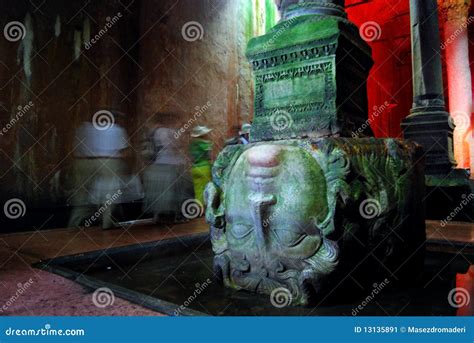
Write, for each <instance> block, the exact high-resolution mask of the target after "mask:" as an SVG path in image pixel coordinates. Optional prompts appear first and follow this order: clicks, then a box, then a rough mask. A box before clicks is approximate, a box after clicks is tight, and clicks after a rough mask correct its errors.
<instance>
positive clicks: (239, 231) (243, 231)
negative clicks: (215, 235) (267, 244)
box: [230, 223, 252, 239]
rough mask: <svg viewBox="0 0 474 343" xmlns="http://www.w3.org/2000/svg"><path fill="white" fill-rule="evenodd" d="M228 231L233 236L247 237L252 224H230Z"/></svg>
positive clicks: (238, 237)
mask: <svg viewBox="0 0 474 343" xmlns="http://www.w3.org/2000/svg"><path fill="white" fill-rule="evenodd" d="M230 231H231V232H232V235H233V236H234V237H235V238H237V239H241V238H244V237H247V236H248V235H249V234H250V233H251V232H252V226H250V225H246V224H242V223H236V224H233V225H232V227H231V229H230Z"/></svg>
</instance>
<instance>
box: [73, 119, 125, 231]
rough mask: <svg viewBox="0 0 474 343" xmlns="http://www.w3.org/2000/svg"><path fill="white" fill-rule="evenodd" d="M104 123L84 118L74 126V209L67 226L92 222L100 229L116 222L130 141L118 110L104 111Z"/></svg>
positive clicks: (110, 226)
mask: <svg viewBox="0 0 474 343" xmlns="http://www.w3.org/2000/svg"><path fill="white" fill-rule="evenodd" d="M103 112H104V113H107V114H104V115H105V116H107V119H106V120H108V124H107V126H102V124H103V123H100V122H99V123H98V120H95V119H96V118H94V119H93V121H94V123H93V122H83V123H82V124H81V125H80V126H79V127H78V128H77V130H76V135H75V141H74V147H75V150H74V162H73V166H72V182H73V195H72V197H71V198H72V201H71V202H72V205H73V206H74V207H73V210H72V213H71V217H70V219H69V225H68V226H69V227H78V226H80V225H85V226H86V227H89V226H95V225H97V224H98V223H99V220H100V221H101V225H102V228H103V229H111V228H113V227H114V226H116V224H117V223H116V222H115V221H114V219H113V215H112V214H113V212H114V209H115V207H116V205H117V203H119V202H120V197H121V196H122V189H121V185H122V177H123V176H124V175H125V174H126V172H127V165H126V163H125V158H126V156H127V152H128V148H129V142H128V135H127V133H126V131H125V129H124V128H123V127H122V126H120V125H119V123H118V120H119V118H120V116H122V115H123V114H122V113H120V112H114V113H112V112H111V111H103Z"/></svg>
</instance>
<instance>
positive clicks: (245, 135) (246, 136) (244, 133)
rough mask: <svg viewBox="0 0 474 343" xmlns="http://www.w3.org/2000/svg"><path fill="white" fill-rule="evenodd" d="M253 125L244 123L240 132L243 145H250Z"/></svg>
mask: <svg viewBox="0 0 474 343" xmlns="http://www.w3.org/2000/svg"><path fill="white" fill-rule="evenodd" d="M251 128H252V125H251V124H249V123H243V124H242V127H241V128H240V131H239V141H240V143H241V144H244V145H246V144H249V142H250V129H251Z"/></svg>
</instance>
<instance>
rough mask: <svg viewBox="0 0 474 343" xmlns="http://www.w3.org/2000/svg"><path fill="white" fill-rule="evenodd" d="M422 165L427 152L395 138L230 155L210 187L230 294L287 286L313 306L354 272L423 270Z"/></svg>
mask: <svg viewBox="0 0 474 343" xmlns="http://www.w3.org/2000/svg"><path fill="white" fill-rule="evenodd" d="M419 158H420V148H419V146H417V145H415V144H413V143H403V142H401V141H398V140H394V139H386V140H378V139H359V140H355V139H345V138H324V139H319V140H315V141H309V140H284V141H278V142H271V143H266V142H261V143H255V144H250V145H248V146H232V147H228V148H226V149H224V150H223V151H222V153H221V154H220V155H219V158H218V159H217V161H216V164H215V165H214V168H213V177H214V180H213V182H212V183H210V184H209V185H208V187H207V190H206V201H207V204H208V208H207V211H206V218H207V220H208V222H209V223H210V224H211V240H212V245H213V250H214V252H215V254H216V256H215V263H214V264H215V270H216V272H217V274H218V275H220V277H221V278H222V280H223V282H224V284H225V285H226V286H227V287H232V288H235V289H245V290H250V291H254V292H259V293H265V294H270V293H271V292H272V291H273V290H274V289H276V288H279V287H284V288H287V289H288V290H289V291H290V292H291V294H292V299H293V304H309V303H311V302H312V301H313V300H314V299H315V298H314V296H315V295H316V296H319V297H321V296H322V295H323V294H325V293H327V292H330V290H331V286H333V285H334V284H337V283H338V282H339V281H340V280H343V279H344V278H345V277H346V276H347V274H348V273H356V274H357V273H366V274H367V277H366V280H367V281H368V282H370V280H374V277H375V278H376V279H378V280H380V278H382V275H385V274H386V273H389V275H390V274H392V273H393V274H394V275H396V277H399V278H400V279H403V277H404V276H406V275H405V272H406V271H415V272H416V271H418V268H416V266H418V267H421V266H422V262H423V259H422V256H423V249H422V247H423V242H424V217H423V207H422V201H421V197H422V196H423V187H424V186H423V185H424V183H423V172H422V169H421V165H420V164H418V163H417V161H418V160H419ZM361 266H362V267H361ZM402 266H403V268H402ZM356 267H357V270H355V269H356Z"/></svg>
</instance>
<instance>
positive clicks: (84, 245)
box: [0, 220, 208, 316]
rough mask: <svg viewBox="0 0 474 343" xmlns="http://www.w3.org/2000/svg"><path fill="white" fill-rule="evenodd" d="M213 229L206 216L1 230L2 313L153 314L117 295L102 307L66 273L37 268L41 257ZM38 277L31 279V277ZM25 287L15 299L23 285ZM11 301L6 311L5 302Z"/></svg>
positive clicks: (137, 242)
mask: <svg viewBox="0 0 474 343" xmlns="http://www.w3.org/2000/svg"><path fill="white" fill-rule="evenodd" d="M206 230H208V227H207V226H206V225H205V224H204V222H203V221H201V220H199V221H195V222H193V223H192V224H191V225H190V223H187V224H181V225H176V226H173V227H169V226H156V225H150V226H132V227H130V228H128V229H127V230H123V229H120V230H110V231H103V230H101V229H98V228H90V229H85V230H79V229H60V230H49V231H36V232H29V233H19V234H8V235H0V316H2V315H17V316H28V315H34V316H66V315H69V316H71V315H81V316H101V315H104V316H114V315H121V316H124V315H125V316H127V315H129V316H153V315H160V314H159V313H156V312H153V311H150V310H148V309H145V308H143V307H141V306H138V305H135V304H132V303H130V302H128V301H125V300H122V299H119V298H115V300H114V303H113V305H112V306H108V307H106V308H98V307H96V306H94V304H93V303H92V293H91V292H90V291H88V290H86V289H84V288H83V287H82V286H80V285H78V284H76V283H74V282H72V281H70V280H66V279H64V278H62V277H60V276H57V275H54V274H51V273H48V272H43V271H40V270H38V269H34V268H32V267H31V266H30V265H31V264H33V263H35V262H38V261H39V260H41V259H49V258H54V257H57V256H62V255H71V254H77V253H82V252H88V251H94V250H100V249H105V248H110V247H120V246H125V245H130V244H139V243H145V242H151V241H156V240H161V239H166V238H173V237H178V236H182V235H188V234H192V233H197V232H203V231H206ZM30 279H31V280H32V283H31V281H29V280H30ZM27 282H30V283H31V285H30V286H29V287H27V289H26V290H25V292H24V293H23V294H21V295H20V296H19V297H18V298H17V299H16V300H15V301H13V302H12V303H10V302H9V299H10V298H11V297H12V296H15V295H16V294H17V292H18V290H19V289H25V287H24V286H23V287H22V285H24V284H25V283H27ZM4 305H6V310H5V309H4V308H3V309H2V306H4Z"/></svg>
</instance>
